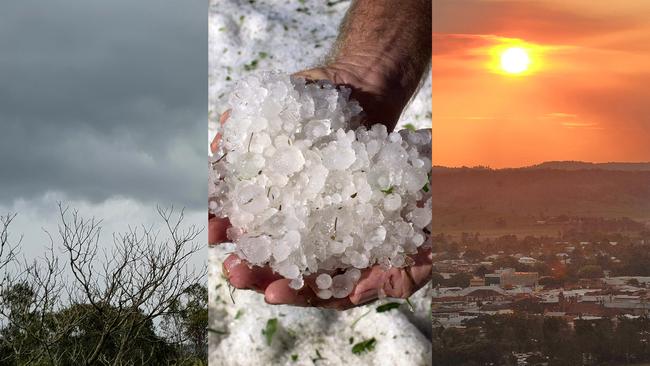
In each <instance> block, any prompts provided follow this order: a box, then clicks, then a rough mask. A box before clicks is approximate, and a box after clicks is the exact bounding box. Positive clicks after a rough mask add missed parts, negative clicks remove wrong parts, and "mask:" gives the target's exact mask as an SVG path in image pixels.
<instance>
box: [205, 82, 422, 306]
mask: <svg viewBox="0 0 650 366" xmlns="http://www.w3.org/2000/svg"><path fill="white" fill-rule="evenodd" d="M349 97H350V90H349V89H347V88H344V87H335V86H334V85H331V84H330V83H327V82H316V83H307V82H305V80H303V79H299V78H291V77H290V76H289V75H286V74H281V73H260V74H256V73H252V74H250V75H248V76H247V77H246V78H245V79H244V80H242V81H241V82H240V83H239V84H237V86H236V88H235V90H234V91H233V93H232V94H231V96H230V99H229V106H228V107H229V108H230V109H231V114H230V117H229V119H228V121H227V122H226V123H225V124H224V125H223V126H222V127H221V131H220V132H221V141H220V143H219V146H218V149H217V152H216V153H215V155H214V156H211V157H210V159H209V168H210V173H209V175H208V177H209V183H210V184H209V188H208V194H209V209H210V212H211V213H213V214H215V215H217V216H218V217H227V218H228V219H229V221H230V223H231V225H232V227H231V228H229V229H228V232H227V235H228V238H229V239H230V240H232V241H233V242H234V243H235V245H236V248H237V251H236V253H237V255H238V256H239V257H240V258H241V259H243V260H246V261H248V262H249V263H251V264H253V265H259V266H269V267H270V268H271V269H272V270H273V271H274V272H275V273H278V274H280V275H281V276H283V277H285V278H288V279H291V282H290V286H291V288H294V289H299V288H302V287H303V286H304V277H305V276H311V275H317V277H316V285H317V287H318V289H319V290H318V292H317V295H318V296H319V297H320V298H323V299H326V298H330V297H335V298H342V297H346V296H348V295H349V294H350V293H351V291H352V289H353V288H354V285H355V284H356V283H357V282H358V281H359V280H360V278H361V273H362V270H363V269H366V268H370V267H371V266H374V265H381V266H382V267H386V266H389V265H391V264H392V265H396V266H401V265H407V263H409V262H410V261H408V260H407V258H406V257H408V256H411V255H414V254H416V253H417V250H418V247H421V246H423V245H425V243H427V238H428V237H429V236H428V235H429V233H430V231H431V227H430V225H431V194H430V192H428V191H429V190H428V187H427V186H425V184H426V183H427V182H428V178H427V176H428V173H429V172H430V171H431V158H430V157H431V144H430V141H431V133H430V132H429V131H408V130H402V131H399V132H393V133H390V134H389V133H388V131H387V130H386V127H385V126H384V125H381V124H375V125H373V126H372V127H370V128H366V127H364V126H361V125H360V123H359V122H360V119H359V114H360V113H361V108H360V107H359V104H358V103H357V102H355V101H353V100H350V99H349ZM422 202H425V204H424V206H423V207H418V206H422V204H421V203H422ZM336 270H344V274H339V275H336V276H334V277H333V278H332V277H331V276H330V275H328V274H325V273H324V272H328V273H331V272H332V271H336Z"/></svg>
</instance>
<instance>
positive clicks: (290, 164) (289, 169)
mask: <svg viewBox="0 0 650 366" xmlns="http://www.w3.org/2000/svg"><path fill="white" fill-rule="evenodd" d="M304 164H305V158H304V157H303V156H302V152H300V150H298V149H297V148H295V147H293V146H283V147H281V148H279V149H277V150H276V151H275V155H273V159H271V169H272V170H275V171H276V172H278V173H280V174H284V175H290V174H293V173H295V172H297V171H300V168H302V166H303V165H304Z"/></svg>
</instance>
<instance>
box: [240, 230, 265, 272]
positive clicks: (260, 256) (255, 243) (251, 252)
mask: <svg viewBox="0 0 650 366" xmlns="http://www.w3.org/2000/svg"><path fill="white" fill-rule="evenodd" d="M238 244H239V249H240V250H241V254H243V257H244V258H245V259H246V260H247V261H249V262H251V263H252V264H258V265H259V264H263V263H264V262H266V261H267V260H268V259H269V257H270V256H271V240H270V239H269V237H268V236H266V235H263V236H259V237H252V238H242V239H240V240H239V243H238Z"/></svg>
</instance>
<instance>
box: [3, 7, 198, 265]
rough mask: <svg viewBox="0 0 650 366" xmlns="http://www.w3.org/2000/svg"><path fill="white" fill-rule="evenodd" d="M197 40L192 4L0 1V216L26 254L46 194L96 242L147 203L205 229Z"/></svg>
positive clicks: (133, 219) (150, 214) (45, 224)
mask: <svg viewBox="0 0 650 366" xmlns="http://www.w3.org/2000/svg"><path fill="white" fill-rule="evenodd" d="M207 37H208V36H207V4H206V3H205V2H204V1H200V0H184V1H171V0H165V1H160V0H156V1H153V0H138V1H127V0H111V1H89V0H57V1H33V0H13V1H0V157H1V158H0V215H4V214H6V213H8V212H15V213H18V216H17V218H16V220H15V221H14V223H13V225H12V228H11V229H12V230H11V233H12V235H13V238H14V239H16V240H17V239H18V237H19V236H20V235H21V234H24V239H23V245H22V253H23V254H24V255H25V256H26V257H27V258H33V257H36V256H38V255H40V253H42V250H43V247H44V245H46V244H48V240H47V235H46V234H45V233H44V232H43V230H42V229H45V230H48V231H49V232H52V233H56V226H57V224H58V217H57V209H56V203H57V201H63V202H64V203H65V204H67V205H69V207H71V208H76V209H79V211H80V213H81V214H82V215H83V216H85V217H91V216H95V217H97V218H100V219H103V224H104V225H103V226H104V230H102V233H103V236H102V238H103V241H104V243H106V245H110V243H112V239H111V233H112V232H123V231H126V230H128V227H129V225H130V226H137V225H140V224H144V225H160V224H161V220H160V218H159V217H158V216H157V215H156V211H155V206H156V205H157V204H159V205H161V206H164V207H169V206H170V205H174V206H175V207H177V208H178V207H186V209H187V210H186V212H187V215H186V220H185V223H186V224H194V225H198V226H200V227H204V226H205V223H206V217H207V216H206V215H205V210H206V209H205V207H206V195H207V173H206V172H207V170H206V166H207V164H206V156H207V67H208V66H207V62H208V60H207V42H208V40H207ZM205 237H206V234H205V232H204V235H203V236H202V237H201V238H202V239H201V240H204V238H205ZM193 262H194V264H195V265H197V266H201V265H205V254H204V253H200V255H198V256H196V258H195V259H194V260H193Z"/></svg>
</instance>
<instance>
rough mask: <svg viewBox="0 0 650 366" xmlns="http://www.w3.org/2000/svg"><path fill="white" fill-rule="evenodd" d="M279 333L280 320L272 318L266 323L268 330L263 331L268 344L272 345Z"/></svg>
mask: <svg viewBox="0 0 650 366" xmlns="http://www.w3.org/2000/svg"><path fill="white" fill-rule="evenodd" d="M277 331H278V319H277V318H271V319H269V320H267V321H266V328H264V329H262V334H263V335H264V336H265V337H266V344H267V345H269V346H270V345H271V342H272V341H273V336H274V335H275V332H277Z"/></svg>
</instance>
